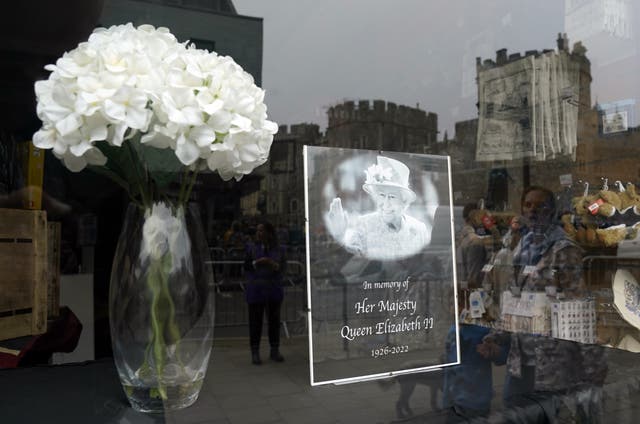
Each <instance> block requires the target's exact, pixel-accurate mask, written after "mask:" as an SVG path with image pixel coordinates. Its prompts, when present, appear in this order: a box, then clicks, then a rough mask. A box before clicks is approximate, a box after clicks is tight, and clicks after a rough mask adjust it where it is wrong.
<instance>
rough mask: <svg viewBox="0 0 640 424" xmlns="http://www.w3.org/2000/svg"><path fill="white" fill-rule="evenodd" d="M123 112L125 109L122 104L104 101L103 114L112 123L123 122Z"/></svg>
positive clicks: (124, 114)
mask: <svg viewBox="0 0 640 424" xmlns="http://www.w3.org/2000/svg"><path fill="white" fill-rule="evenodd" d="M125 111H126V109H125V107H124V105H123V104H122V103H116V102H114V101H113V100H110V99H107V100H105V101H104V114H105V115H106V116H107V117H108V118H110V119H111V120H112V122H114V123H115V122H118V121H124V120H125V118H126V113H125Z"/></svg>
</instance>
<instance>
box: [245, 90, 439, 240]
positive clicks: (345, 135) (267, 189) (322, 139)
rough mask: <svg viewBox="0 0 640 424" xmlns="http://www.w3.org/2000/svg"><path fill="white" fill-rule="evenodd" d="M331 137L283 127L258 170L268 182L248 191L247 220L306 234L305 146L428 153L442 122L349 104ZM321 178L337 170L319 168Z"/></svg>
mask: <svg viewBox="0 0 640 424" xmlns="http://www.w3.org/2000/svg"><path fill="white" fill-rule="evenodd" d="M327 115H328V118H329V125H328V127H327V131H326V134H321V133H320V132H319V127H318V126H317V125H315V124H298V125H291V126H290V127H287V126H286V125H283V126H281V127H280V130H279V132H278V134H276V136H275V138H274V142H273V145H272V147H271V152H270V155H269V161H268V162H267V163H266V164H265V165H264V166H262V167H260V168H258V169H257V170H256V175H258V176H260V177H263V178H262V179H261V180H260V182H259V183H254V184H252V189H251V190H249V191H248V192H247V191H243V193H245V194H243V195H242V198H241V199H240V208H241V210H242V213H243V214H245V215H262V216H266V217H267V218H268V219H270V220H272V221H273V222H274V223H277V224H286V225H289V226H291V227H293V228H302V227H303V223H304V191H303V190H304V181H303V178H304V177H303V158H302V146H303V145H305V144H306V145H312V146H313V145H324V146H336V147H343V148H351V149H369V150H391V151H405V152H418V153H424V152H426V151H428V150H429V149H430V146H432V145H434V144H435V143H436V135H437V130H438V117H437V115H436V114H434V113H427V112H425V111H423V110H421V109H418V108H412V107H408V106H402V105H400V106H398V105H396V104H394V103H391V102H384V101H382V100H374V101H373V102H370V101H368V100H362V101H359V102H358V103H357V104H356V103H355V102H353V101H347V102H344V103H342V104H338V105H335V106H333V107H331V108H329V111H328V112H327ZM315 170H316V172H319V173H324V174H326V175H329V173H330V172H331V170H328V169H324V168H323V164H316V167H315Z"/></svg>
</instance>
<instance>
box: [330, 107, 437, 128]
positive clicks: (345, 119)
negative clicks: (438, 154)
mask: <svg viewBox="0 0 640 424" xmlns="http://www.w3.org/2000/svg"><path fill="white" fill-rule="evenodd" d="M327 115H328V117H329V127H333V126H336V125H342V124H347V123H354V122H376V121H377V122H389V123H396V124H402V125H416V126H419V125H424V124H426V123H427V122H430V121H434V120H436V119H437V115H436V114H435V113H431V112H426V111H424V110H422V109H419V108H417V107H415V108H414V107H409V106H405V105H400V106H398V105H397V104H396V103H393V102H385V101H384V100H373V101H370V100H359V101H358V102H355V101H353V100H347V101H345V102H344V103H342V104H338V105H335V106H332V107H330V108H329V110H328V111H327Z"/></svg>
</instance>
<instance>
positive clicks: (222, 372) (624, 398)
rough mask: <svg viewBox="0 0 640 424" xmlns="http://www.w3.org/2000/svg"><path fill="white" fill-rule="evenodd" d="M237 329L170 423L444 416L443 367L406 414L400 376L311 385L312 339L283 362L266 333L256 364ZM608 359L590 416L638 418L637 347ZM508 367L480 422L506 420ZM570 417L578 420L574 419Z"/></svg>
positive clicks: (293, 341) (217, 344) (288, 348)
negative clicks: (271, 353)
mask: <svg viewBox="0 0 640 424" xmlns="http://www.w3.org/2000/svg"><path fill="white" fill-rule="evenodd" d="M234 332H235V334H236V335H235V336H234V335H233V333H234ZM239 334H241V331H238V329H235V330H233V329H227V330H226V331H225V330H221V331H218V333H217V336H216V340H215V341H214V349H213V353H212V357H211V361H210V366H209V371H208V373H207V377H206V379H205V383H204V386H203V389H202V391H201V394H200V398H199V400H198V401H197V402H196V404H194V405H193V406H191V407H190V408H187V409H185V410H182V411H177V412H173V413H167V414H165V416H164V417H163V420H164V422H168V423H185V424H200V423H208V424H223V423H224V424H252V423H260V424H269V423H291V424H305V423H308V424H325V423H327V424H328V423H336V424H337V423H345V424H346V423H367V424H376V423H400V422H407V423H409V422H410V423H419V422H420V423H423V422H424V423H439V422H445V419H446V413H447V411H445V410H442V408H441V406H440V402H441V392H440V390H441V381H442V380H441V376H442V374H441V372H439V371H436V372H435V373H434V374H433V378H431V379H430V380H427V381H425V380H424V379H418V380H417V381H418V384H417V385H416V386H415V390H414V392H413V394H412V395H411V397H410V401H409V403H410V407H411V410H412V415H411V416H406V417H404V418H400V417H399V416H398V414H397V412H396V402H397V400H398V397H399V396H400V391H401V385H400V384H398V383H397V382H395V381H394V380H384V381H382V382H380V381H369V382H362V383H352V384H345V385H339V386H336V385H326V386H311V385H310V383H309V381H310V378H309V360H308V358H309V354H308V340H307V338H306V337H305V336H292V337H290V338H283V340H282V346H281V352H282V354H283V355H284V357H285V362H282V363H276V362H273V361H270V360H269V359H268V343H267V342H266V340H263V349H262V352H261V353H262V357H263V364H262V365H259V366H256V365H253V364H251V357H250V352H249V347H248V340H247V338H246V337H243V336H241V335H239ZM607 358H608V359H607V360H608V362H609V373H608V377H607V382H606V384H605V387H604V390H601V393H600V395H599V396H600V397H599V404H600V406H601V408H602V412H601V413H600V414H599V419H600V420H599V421H591V422H602V423H636V422H637V416H638V413H640V364H636V363H637V362H638V361H637V354H633V353H630V352H626V351H621V350H613V349H611V350H610V351H609V354H608V355H607ZM504 372H505V368H504V366H502V367H494V376H493V380H494V396H493V404H492V409H493V411H494V413H493V414H492V415H491V416H490V417H489V418H488V419H485V420H482V421H480V422H488V423H498V422H503V421H504V419H505V417H507V416H508V414H509V413H510V411H509V410H505V409H504V408H503V406H502V401H501V399H502V396H501V392H502V382H503V381H504ZM438 373H440V374H438ZM425 382H430V384H424V383H425ZM511 412H512V411H511ZM463 422H464V421H463ZM473 422H477V421H473ZM524 422H527V421H524ZM565 422H575V421H574V420H572V419H570V420H569V421H565Z"/></svg>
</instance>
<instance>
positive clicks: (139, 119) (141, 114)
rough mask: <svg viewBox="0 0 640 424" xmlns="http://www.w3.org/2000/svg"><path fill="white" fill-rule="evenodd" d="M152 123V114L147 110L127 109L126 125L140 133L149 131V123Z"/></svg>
mask: <svg viewBox="0 0 640 424" xmlns="http://www.w3.org/2000/svg"><path fill="white" fill-rule="evenodd" d="M150 121H151V112H150V111H149V110H147V109H134V108H128V109H127V119H126V121H125V122H126V124H127V126H129V127H131V128H135V129H137V130H140V131H147V128H148V126H149V122H150Z"/></svg>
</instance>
